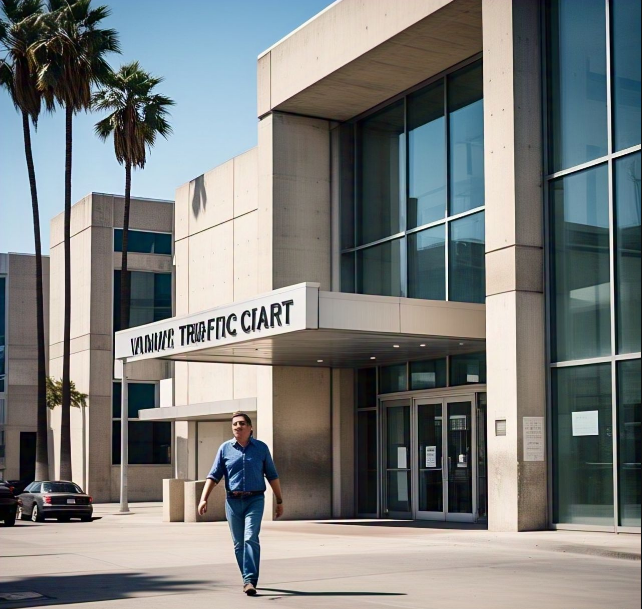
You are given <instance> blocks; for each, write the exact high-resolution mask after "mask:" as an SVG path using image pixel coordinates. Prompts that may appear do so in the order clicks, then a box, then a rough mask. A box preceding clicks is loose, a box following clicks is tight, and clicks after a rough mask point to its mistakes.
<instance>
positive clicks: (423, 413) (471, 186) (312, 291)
mask: <svg viewBox="0 0 642 609" xmlns="http://www.w3.org/2000/svg"><path fill="white" fill-rule="evenodd" d="M639 10H640V9H639V3H637V2H629V1H627V0H590V2H584V3H577V2H575V1H574V0H547V1H539V0H407V1H404V2H403V3H401V2H398V1H397V0H377V1H376V2H363V1H360V0H340V1H339V2H335V3H334V4H332V5H331V6H329V7H328V8H327V9H326V10H325V11H323V12H322V13H320V14H319V15H317V16H316V17H315V18H314V19H312V20H310V21H309V22H307V23H306V24H304V25H303V26H301V27H300V28H299V29H297V30H295V31H294V32H292V33H291V34H290V35H289V36H287V37H286V38H285V39H283V40H282V41H280V42H278V43H277V44H276V45H274V46H273V47H271V48H270V49H268V50H267V51H266V52H265V53H263V54H262V55H261V56H260V57H259V58H258V73H257V79H258V119H259V123H258V146H257V147H256V148H255V149H252V150H250V151H248V152H247V153H245V154H244V155H241V156H239V157H236V158H235V159H232V160H231V161H228V162H227V163H225V164H223V165H221V166H220V167H217V168H215V169H213V170H212V171H210V172H208V173H206V174H204V175H202V176H199V177H198V178H196V179H195V180H192V181H191V182H189V183H188V184H185V185H184V186H181V187H180V188H179V189H178V190H177V194H176V205H175V265H176V267H175V273H176V309H175V317H174V318H173V319H171V320H164V321H159V322H157V323H155V324H151V325H148V326H146V327H144V328H134V329H131V330H127V331H124V332H122V333H119V334H117V336H116V348H115V356H116V358H117V359H118V360H119V361H121V362H124V363H125V366H126V369H127V370H128V371H129V370H130V369H131V370H134V367H135V366H138V365H142V364H144V363H146V362H153V361H156V362H162V361H164V360H165V361H174V362H175V363H174V365H175V371H174V375H173V384H172V389H171V391H169V392H168V395H171V399H169V401H168V402H166V403H163V404H161V405H166V406H167V408H159V409H154V410H152V409H149V410H146V411H141V413H140V415H139V416H140V419H141V420H144V421H150V422H151V421H157V422H160V421H171V422H173V423H174V425H175V432H176V435H175V440H174V450H175V476H176V477H177V478H181V479H202V478H203V477H204V475H206V473H207V471H208V469H209V466H210V464H211V462H212V459H213V457H214V454H215V451H216V448H217V446H218V445H219V444H220V442H221V441H222V440H224V439H225V438H226V437H227V436H228V435H229V416H230V414H231V413H232V412H233V411H234V410H245V411H248V412H249V413H251V414H252V415H253V416H254V417H255V422H256V431H257V436H258V437H259V438H261V439H262V440H264V441H266V442H267V443H268V444H269V445H270V447H271V448H272V451H273V454H274V458H275V461H276V463H277V465H278V467H279V469H280V474H281V478H282V482H283V488H284V495H285V497H286V505H287V516H288V517H289V518H333V517H334V518H339V517H341V518H345V517H354V516H369V517H381V518H386V517H397V518H410V519H429V520H449V521H456V522H462V521H465V522H487V524H488V527H489V529H491V530H501V531H524V530H534V529H544V528H548V527H559V528H594V529H598V530H608V531H615V530H619V531H637V532H639V530H640V475H639V474H640V445H641V442H640V321H639V317H640V316H639V312H640V70H639V68H640V56H639V47H640V44H639V41H640V26H639V23H640V19H639V17H640V15H639ZM587 33H590V34H587ZM288 315H290V317H289V318H288V317H287V316H288ZM281 316H283V318H282V317H281ZM127 375H128V376H129V375H130V373H129V372H127ZM130 378H134V377H133V376H132V377H130ZM167 386H168V387H169V383H168V384H167ZM267 505H268V507H267V513H268V514H270V513H271V503H270V500H269V501H268V502H267Z"/></svg>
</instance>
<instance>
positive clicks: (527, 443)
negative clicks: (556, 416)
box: [523, 417, 546, 461]
mask: <svg viewBox="0 0 642 609" xmlns="http://www.w3.org/2000/svg"><path fill="white" fill-rule="evenodd" d="M523 426H524V436H523V439H524V461H544V456H545V454H546V443H545V439H544V417H524V419H523Z"/></svg>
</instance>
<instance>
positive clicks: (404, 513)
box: [384, 401, 412, 519]
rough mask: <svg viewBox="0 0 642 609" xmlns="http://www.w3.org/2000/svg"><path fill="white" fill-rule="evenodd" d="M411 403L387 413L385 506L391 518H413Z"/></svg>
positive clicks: (390, 408) (394, 405)
mask: <svg viewBox="0 0 642 609" xmlns="http://www.w3.org/2000/svg"><path fill="white" fill-rule="evenodd" d="M410 410H411V407H410V402H409V401H405V402H399V401H395V402H391V403H389V405H387V406H386V408H385V409H384V412H385V428H384V429H385V444H386V446H387V449H386V454H385V471H386V480H385V489H386V490H385V505H386V510H387V512H388V516H389V517H390V518H400V519H404V518H407V519H411V518H412V488H411V486H412V478H411V471H412V464H411V460H410V455H411V454H412V453H411V432H410V425H411V421H410Z"/></svg>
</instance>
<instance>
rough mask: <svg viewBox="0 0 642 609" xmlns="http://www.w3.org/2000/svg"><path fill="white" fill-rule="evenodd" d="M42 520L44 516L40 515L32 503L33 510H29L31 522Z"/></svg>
mask: <svg viewBox="0 0 642 609" xmlns="http://www.w3.org/2000/svg"><path fill="white" fill-rule="evenodd" d="M43 520H44V518H43V517H42V516H41V515H40V510H39V509H38V506H37V505H34V506H33V510H32V511H31V522H42V521H43Z"/></svg>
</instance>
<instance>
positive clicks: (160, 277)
mask: <svg viewBox="0 0 642 609" xmlns="http://www.w3.org/2000/svg"><path fill="white" fill-rule="evenodd" d="M171 316H172V274H171V273H154V321H160V320H161V319H167V318H168V317H171Z"/></svg>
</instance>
